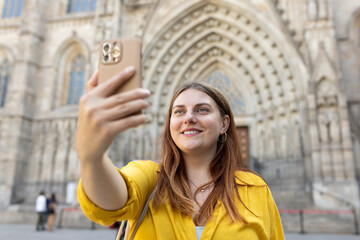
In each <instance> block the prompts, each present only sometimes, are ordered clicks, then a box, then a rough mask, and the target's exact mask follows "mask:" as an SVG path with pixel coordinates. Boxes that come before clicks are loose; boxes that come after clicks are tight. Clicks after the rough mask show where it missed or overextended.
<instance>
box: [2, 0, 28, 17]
mask: <svg viewBox="0 0 360 240" xmlns="http://www.w3.org/2000/svg"><path fill="white" fill-rule="evenodd" d="M23 7H24V0H5V3H4V7H3V14H2V18H13V17H19V16H20V15H21V13H22V10H23Z"/></svg>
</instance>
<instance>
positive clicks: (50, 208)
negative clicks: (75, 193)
mask: <svg viewBox="0 0 360 240" xmlns="http://www.w3.org/2000/svg"><path fill="white" fill-rule="evenodd" d="M56 209H57V201H56V195H55V193H53V194H51V197H50V199H49V202H48V205H47V214H48V219H47V227H48V230H49V231H52V230H53V226H54V221H55V217H56Z"/></svg>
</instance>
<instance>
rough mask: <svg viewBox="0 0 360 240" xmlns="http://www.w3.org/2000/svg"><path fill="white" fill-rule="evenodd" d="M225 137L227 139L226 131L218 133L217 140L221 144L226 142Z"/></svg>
mask: <svg viewBox="0 0 360 240" xmlns="http://www.w3.org/2000/svg"><path fill="white" fill-rule="evenodd" d="M226 139H227V134H226V132H224V133H223V134H221V135H220V137H219V142H220V143H221V144H224V143H225V142H226Z"/></svg>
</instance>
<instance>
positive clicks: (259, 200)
mask: <svg viewBox="0 0 360 240" xmlns="http://www.w3.org/2000/svg"><path fill="white" fill-rule="evenodd" d="M158 171H159V165H158V164H157V163H156V162H153V161H143V160H139V161H133V162H130V163H129V164H128V165H127V166H125V167H123V168H122V169H120V170H119V172H120V174H121V175H122V176H123V178H124V180H125V182H126V184H127V187H128V192H129V200H128V202H127V203H126V205H125V207H123V208H122V209H119V210H115V211H108V210H104V209H101V208H99V207H98V206H96V205H95V204H94V203H93V202H92V201H91V200H90V199H89V198H88V197H87V196H86V193H85V192H84V190H83V187H82V183H81V179H80V181H79V187H78V198H79V202H80V205H81V208H82V210H83V211H84V213H85V215H86V216H87V217H88V218H90V219H91V220H93V221H95V222H97V223H99V224H102V225H111V224H113V223H114V222H116V221H120V220H124V219H130V226H132V228H131V233H132V231H133V227H134V226H135V225H136V219H137V218H139V216H140V214H141V211H142V208H143V206H144V204H145V203H146V201H147V199H148V197H149V196H150V194H151V192H152V190H153V189H154V187H155V184H156V181H157V176H158ZM237 176H238V177H239V178H240V179H241V181H239V180H236V181H237V184H238V189H239V194H240V197H241V199H242V201H243V202H244V204H245V205H246V206H247V207H248V208H249V209H250V210H251V211H252V212H253V213H255V214H256V215H254V214H253V213H251V212H249V211H248V210H247V209H246V208H245V207H244V206H243V205H242V204H241V203H240V201H239V200H238V199H237V198H235V199H236V205H237V207H238V209H239V211H240V213H241V214H242V215H243V216H244V217H245V218H246V220H247V221H248V222H249V223H248V224H247V225H244V224H242V223H231V222H230V218H229V217H228V216H227V213H226V209H225V207H224V205H223V204H222V202H221V201H220V200H218V202H217V204H216V207H215V210H214V214H213V216H212V218H211V219H210V220H209V222H208V223H207V224H206V226H205V229H204V231H203V234H202V236H201V239H204V240H205V239H215V240H217V239H219V240H220V239H221V240H226V239H229V240H233V239H242V240H256V239H261V240H266V239H271V240H281V239H285V237H284V233H283V228H282V224H281V219H280V215H279V212H278V209H277V207H276V204H275V202H274V199H273V197H272V195H271V193H270V189H269V188H268V186H267V185H266V183H265V182H264V181H263V180H262V179H261V178H260V177H258V176H256V175H255V174H252V173H248V172H242V171H241V172H237ZM134 239H135V240H136V239H148V240H151V239H164V240H169V239H194V240H196V229H195V224H194V221H193V219H192V217H191V216H187V215H183V214H181V213H180V212H179V211H174V210H173V209H172V208H171V206H170V204H165V205H164V206H162V207H160V209H158V210H155V209H154V208H153V206H152V202H150V204H149V209H148V211H147V214H146V216H145V218H144V220H143V222H142V223H141V225H140V227H139V229H138V231H137V233H136V236H135V238H134Z"/></svg>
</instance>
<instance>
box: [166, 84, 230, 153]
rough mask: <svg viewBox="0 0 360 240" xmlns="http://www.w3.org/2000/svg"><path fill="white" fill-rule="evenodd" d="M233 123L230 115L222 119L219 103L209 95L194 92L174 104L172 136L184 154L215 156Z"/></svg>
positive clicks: (187, 93) (189, 92)
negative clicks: (230, 124)
mask: <svg viewBox="0 0 360 240" xmlns="http://www.w3.org/2000/svg"><path fill="white" fill-rule="evenodd" d="M229 121H230V120H229V117H228V116H227V115H226V116H224V117H222V116H221V114H220V110H219V108H218V106H217V104H216V102H215V101H214V100H213V99H212V98H211V97H210V96H209V95H207V94H206V93H204V92H202V91H200V90H197V89H192V88H190V89H187V90H185V91H183V92H182V93H180V94H179V96H178V97H177V98H176V99H175V101H174V104H173V107H172V112H171V118H170V133H171V137H172V139H173V140H174V142H175V144H176V145H177V147H178V148H179V149H180V150H181V151H182V152H183V153H186V154H191V153H198V152H203V151H206V153H209V151H211V152H213V153H214V154H215V152H216V148H217V140H218V137H219V135H221V134H223V133H224V132H225V131H226V129H227V127H228V124H229Z"/></svg>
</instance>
